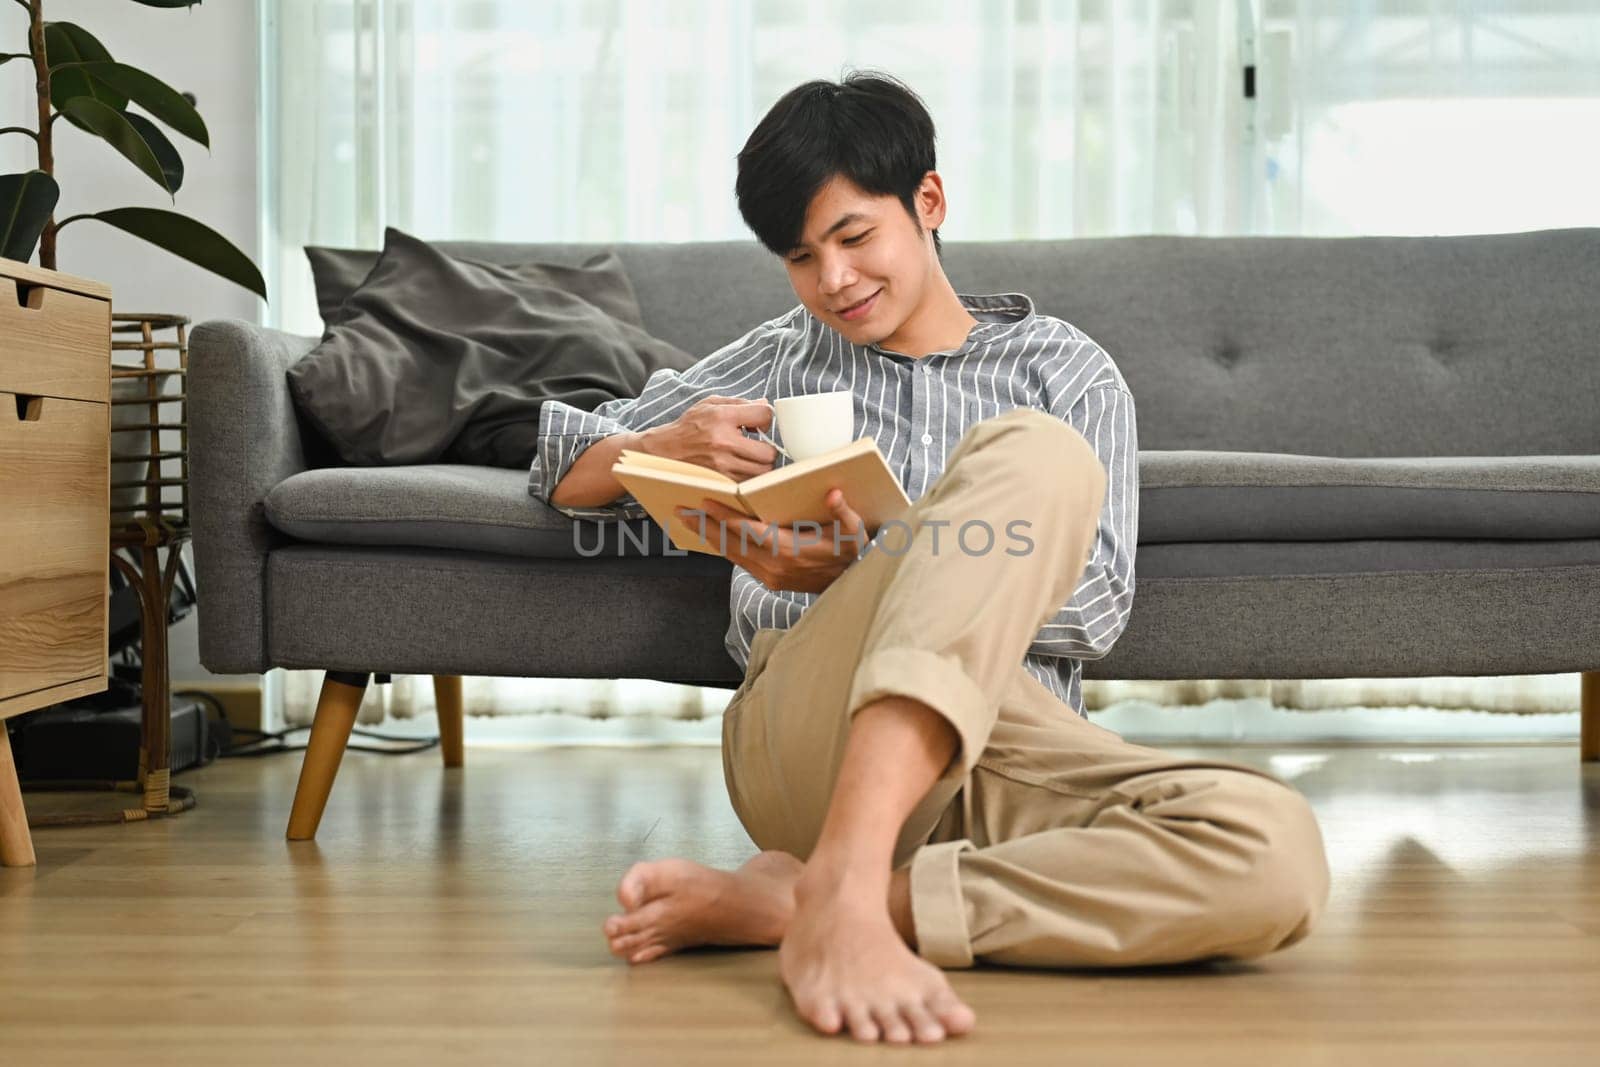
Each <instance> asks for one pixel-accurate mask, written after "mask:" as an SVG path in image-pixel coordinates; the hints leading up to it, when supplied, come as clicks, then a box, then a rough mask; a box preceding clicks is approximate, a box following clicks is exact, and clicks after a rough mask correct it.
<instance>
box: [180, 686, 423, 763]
mask: <svg viewBox="0 0 1600 1067" xmlns="http://www.w3.org/2000/svg"><path fill="white" fill-rule="evenodd" d="M172 695H173V696H175V697H197V698H198V699H200V700H201V701H203V702H204V703H205V704H206V705H207V706H208V707H209V708H210V709H212V710H213V711H215V712H216V714H215V715H214V716H212V715H209V714H208V715H207V718H208V719H210V720H213V721H218V722H219V724H220V725H219V730H220V731H221V732H222V733H224V734H225V735H226V736H227V737H228V738H229V740H230V741H231V740H232V738H233V737H234V736H236V735H239V734H244V735H248V739H247V740H244V741H241V742H239V743H237V744H228V745H224V746H222V748H221V750H220V751H219V752H218V753H217V757H218V758H219V759H248V758H252V757H256V756H275V755H277V754H279V753H281V752H304V751H305V750H306V747H307V746H305V745H291V744H289V743H287V742H286V741H285V740H284V738H286V737H288V736H289V735H290V734H294V733H299V732H301V731H305V730H310V729H311V727H309V726H291V727H289V728H288V729H286V730H252V729H250V728H248V727H244V726H234V725H233V724H232V723H230V722H228V718H227V716H226V715H225V714H224V712H223V706H222V701H221V700H220V699H219V698H218V697H217V696H216V694H214V693H209V692H207V691H206V690H204V689H179V690H175V691H174V692H173V694H172ZM350 732H351V733H352V734H355V735H356V736H358V737H366V738H370V739H372V740H374V741H384V742H388V743H387V744H384V745H345V750H346V751H354V752H376V753H378V754H380V755H384V756H408V755H410V754H412V753H413V752H425V751H427V750H428V749H430V748H435V747H437V746H438V744H439V736H438V735H437V734H435V735H433V736H432V737H420V738H419V737H395V736H393V735H390V734H382V733H378V732H376V731H374V730H363V729H360V728H355V729H352V730H351V731H350Z"/></svg>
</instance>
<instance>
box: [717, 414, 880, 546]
mask: <svg viewBox="0 0 1600 1067" xmlns="http://www.w3.org/2000/svg"><path fill="white" fill-rule="evenodd" d="M835 488H837V489H841V490H843V491H844V497H845V503H847V504H848V505H849V506H850V507H851V508H852V509H853V510H854V511H856V513H857V514H859V515H860V516H861V519H862V522H864V523H865V524H866V527H867V529H868V530H869V531H875V530H876V529H877V528H878V527H879V526H882V525H883V524H884V523H885V522H887V521H889V520H890V519H895V518H899V517H900V516H901V515H903V514H904V513H905V512H906V511H907V510H908V509H909V508H910V507H911V500H910V498H908V497H907V496H906V494H905V490H904V489H903V488H901V486H900V481H899V479H897V478H896V477H895V476H894V472H893V471H891V470H890V469H889V465H888V463H887V462H885V460H884V458H883V453H881V452H880V451H878V446H877V442H876V441H874V440H873V439H872V438H870V437H863V438H860V439H858V440H856V441H854V442H852V443H851V444H848V445H845V446H844V447H843V448H839V449H835V450H834V451H833V452H830V453H826V454H824V455H821V456H813V457H812V458H811V459H806V460H801V461H800V462H798V463H793V464H790V465H788V466H785V467H780V468H779V469H778V470H775V471H769V472H768V473H766V474H763V475H760V476H758V477H755V478H751V479H750V480H749V481H747V482H742V483H740V485H739V495H740V496H742V497H743V498H744V499H745V501H746V502H747V504H748V507H749V510H751V511H753V512H754V513H755V514H757V515H759V516H760V517H761V518H762V519H763V520H764V521H766V522H771V523H777V524H778V525H780V526H793V525H794V524H795V523H797V522H801V521H805V520H810V521H813V522H816V523H819V524H820V525H821V526H822V528H823V530H824V533H825V536H826V531H828V530H830V529H831V526H830V525H829V524H830V523H832V522H833V512H832V511H831V510H830V509H829V508H828V493H829V492H831V491H832V490H834V489H835Z"/></svg>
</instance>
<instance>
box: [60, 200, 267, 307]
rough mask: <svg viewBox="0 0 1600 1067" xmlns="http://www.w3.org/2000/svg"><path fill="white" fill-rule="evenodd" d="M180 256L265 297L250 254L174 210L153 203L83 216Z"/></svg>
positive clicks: (262, 284) (264, 283)
mask: <svg viewBox="0 0 1600 1067" xmlns="http://www.w3.org/2000/svg"><path fill="white" fill-rule="evenodd" d="M86 217H87V218H91V219H99V220H100V221H101V222H104V223H106V224H107V225H110V226H115V227H116V228H117V229H119V230H122V231H124V232H126V233H131V234H133V235H134V236H135V237H140V238H143V239H144V240H146V241H149V242H150V243H151V244H153V245H156V246H158V247H160V248H164V249H166V250H167V251H168V252H171V253H172V254H173V255H175V256H181V257H182V258H184V259H187V260H188V261H189V262H190V263H193V264H195V265H196V266H198V267H203V268H204V269H206V270H208V271H210V272H211V273H212V274H216V275H220V276H221V277H223V278H226V279H228V281H230V282H233V283H234V284H235V285H240V286H243V287H244V288H246V289H248V290H250V291H251V292H252V293H255V294H256V295H257V296H259V297H261V299H263V300H265V299H266V298H267V283H266V282H265V281H263V280H262V277H261V272H260V271H259V270H257V269H256V265H255V264H254V263H252V262H250V257H249V256H247V255H245V254H244V253H243V252H241V251H239V249H238V248H236V247H235V246H234V245H233V244H232V243H231V242H230V241H229V240H228V239H227V238H226V237H224V236H222V235H221V234H220V233H218V232H217V231H216V230H213V229H211V228H210V227H209V226H206V225H204V224H202V223H199V222H196V221H194V220H193V219H191V218H186V217H185V216H183V215H180V214H178V213H177V212H176V211H163V210H161V209H160V208H153V207H120V208H114V209H112V210H111V211H98V212H95V213H94V214H93V215H89V216H86Z"/></svg>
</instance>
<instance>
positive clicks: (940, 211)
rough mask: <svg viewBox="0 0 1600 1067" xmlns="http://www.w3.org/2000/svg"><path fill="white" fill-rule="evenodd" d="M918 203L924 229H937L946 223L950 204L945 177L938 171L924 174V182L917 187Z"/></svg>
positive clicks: (918, 213) (918, 212)
mask: <svg viewBox="0 0 1600 1067" xmlns="http://www.w3.org/2000/svg"><path fill="white" fill-rule="evenodd" d="M916 203H917V215H918V216H919V218H920V219H921V222H922V228H923V229H925V230H937V229H938V228H939V227H940V226H942V225H944V217H945V214H946V212H947V210H948V205H947V204H946V203H945V199H944V179H943V178H941V177H940V176H939V172H938V171H936V170H930V171H928V173H926V174H924V175H923V176H922V184H921V185H920V186H918V187H917V195H916Z"/></svg>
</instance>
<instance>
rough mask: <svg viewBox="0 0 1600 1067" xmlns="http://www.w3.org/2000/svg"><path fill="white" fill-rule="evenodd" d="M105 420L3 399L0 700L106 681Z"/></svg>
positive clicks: (50, 404)
mask: <svg viewBox="0 0 1600 1067" xmlns="http://www.w3.org/2000/svg"><path fill="white" fill-rule="evenodd" d="M110 412H111V409H110V406H109V405H107V404H95V403H90V402H88V401H84V400H65V399H61V398H59V397H51V396H46V397H37V396H36V397H24V396H19V395H18V394H15V393H10V392H3V391H0V701H4V700H6V699H7V698H9V697H14V696H17V695H19V694H23V693H29V692H32V691H34V690H38V689H44V688H47V687H50V686H55V685H61V684H63V683H66V682H72V681H76V680H82V679H85V678H102V679H103V678H104V677H105V674H106V607H107V596H108V587H107V575H106V568H107V567H108V566H109V565H110V563H109V554H110V543H109V539H110V533H111V531H110V528H109V512H108V510H107V509H108V506H109V499H110V484H111V483H110V477H111V465H110V455H109V448H110V446H109V441H110Z"/></svg>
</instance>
